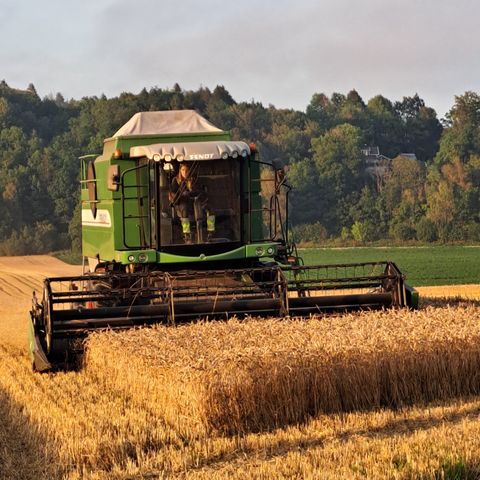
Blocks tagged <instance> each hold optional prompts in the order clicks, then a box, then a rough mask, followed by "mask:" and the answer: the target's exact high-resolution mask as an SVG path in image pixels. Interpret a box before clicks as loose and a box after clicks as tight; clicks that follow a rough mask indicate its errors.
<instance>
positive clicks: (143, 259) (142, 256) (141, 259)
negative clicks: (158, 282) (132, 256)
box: [138, 253, 148, 262]
mask: <svg viewBox="0 0 480 480" xmlns="http://www.w3.org/2000/svg"><path fill="white" fill-rule="evenodd" d="M147 258H148V257H147V254H146V253H141V254H140V255H139V256H138V261H139V262H146V261H147Z"/></svg>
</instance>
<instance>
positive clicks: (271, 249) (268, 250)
mask: <svg viewBox="0 0 480 480" xmlns="http://www.w3.org/2000/svg"><path fill="white" fill-rule="evenodd" d="M274 251H275V250H274V248H273V247H268V248H267V253H268V254H269V255H273V252H274Z"/></svg>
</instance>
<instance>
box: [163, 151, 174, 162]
mask: <svg viewBox="0 0 480 480" xmlns="http://www.w3.org/2000/svg"><path fill="white" fill-rule="evenodd" d="M163 159H164V160H165V161H166V162H171V161H172V156H171V155H170V154H169V153H166V154H165V156H164V157H163Z"/></svg>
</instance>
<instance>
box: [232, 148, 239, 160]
mask: <svg viewBox="0 0 480 480" xmlns="http://www.w3.org/2000/svg"><path fill="white" fill-rule="evenodd" d="M237 157H238V152H237V151H236V150H235V151H233V152H232V158H237Z"/></svg>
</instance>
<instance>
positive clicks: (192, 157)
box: [188, 153, 213, 160]
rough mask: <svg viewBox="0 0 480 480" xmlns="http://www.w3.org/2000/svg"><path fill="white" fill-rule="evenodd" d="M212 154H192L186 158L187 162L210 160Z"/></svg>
mask: <svg viewBox="0 0 480 480" xmlns="http://www.w3.org/2000/svg"><path fill="white" fill-rule="evenodd" d="M212 158H213V153H192V155H189V156H188V159H189V160H211V159H212Z"/></svg>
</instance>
